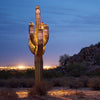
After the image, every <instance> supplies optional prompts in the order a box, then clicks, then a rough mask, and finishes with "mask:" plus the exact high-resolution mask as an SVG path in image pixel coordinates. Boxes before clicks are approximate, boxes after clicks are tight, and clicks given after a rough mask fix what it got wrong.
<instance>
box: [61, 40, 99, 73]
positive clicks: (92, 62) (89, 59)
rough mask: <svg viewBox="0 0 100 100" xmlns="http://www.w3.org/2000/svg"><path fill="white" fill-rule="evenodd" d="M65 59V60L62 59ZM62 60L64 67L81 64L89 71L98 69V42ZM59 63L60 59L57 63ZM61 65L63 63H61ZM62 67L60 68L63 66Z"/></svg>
mask: <svg viewBox="0 0 100 100" xmlns="http://www.w3.org/2000/svg"><path fill="white" fill-rule="evenodd" d="M64 57H66V58H64ZM62 58H64V60H65V61H64V65H67V64H68V63H82V64H83V65H85V66H87V67H88V68H89V71H94V70H97V69H100V42H99V43H97V44H95V45H90V46H89V47H85V48H82V49H81V50H80V52H79V53H78V54H75V55H73V56H70V57H68V55H67V56H65V55H64V56H62ZM60 61H61V58H60V60H59V62H60ZM61 63H62V64H63V61H62V62H61ZM64 65H62V66H64Z"/></svg>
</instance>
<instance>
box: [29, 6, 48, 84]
mask: <svg viewBox="0 0 100 100" xmlns="http://www.w3.org/2000/svg"><path fill="white" fill-rule="evenodd" d="M48 39H49V27H48V25H46V24H44V23H43V22H42V23H41V15H40V7H39V6H36V25H35V29H34V24H33V23H32V22H31V23H30V24H29V48H30V51H31V52H32V53H33V54H34V56H35V61H34V63H35V84H38V83H39V82H42V73H43V54H44V52H45V48H46V44H47V42H48Z"/></svg>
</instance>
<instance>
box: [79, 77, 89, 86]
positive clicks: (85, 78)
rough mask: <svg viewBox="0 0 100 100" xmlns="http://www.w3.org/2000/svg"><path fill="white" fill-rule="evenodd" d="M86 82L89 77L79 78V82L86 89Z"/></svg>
mask: <svg viewBox="0 0 100 100" xmlns="http://www.w3.org/2000/svg"><path fill="white" fill-rule="evenodd" d="M88 80H89V77H87V76H81V77H79V81H80V82H82V83H83V87H87V84H88Z"/></svg>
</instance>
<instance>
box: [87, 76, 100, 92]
mask: <svg viewBox="0 0 100 100" xmlns="http://www.w3.org/2000/svg"><path fill="white" fill-rule="evenodd" d="M88 87H90V88H92V89H94V90H100V77H96V78H91V79H90V80H89V82H88Z"/></svg>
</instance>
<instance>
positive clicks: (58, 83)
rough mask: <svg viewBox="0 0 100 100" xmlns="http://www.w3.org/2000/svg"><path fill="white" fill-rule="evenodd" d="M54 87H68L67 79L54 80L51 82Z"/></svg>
mask: <svg viewBox="0 0 100 100" xmlns="http://www.w3.org/2000/svg"><path fill="white" fill-rule="evenodd" d="M50 83H51V84H52V86H54V87H61V86H66V83H67V80H66V78H53V79H52V80H51V82H50Z"/></svg>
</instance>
